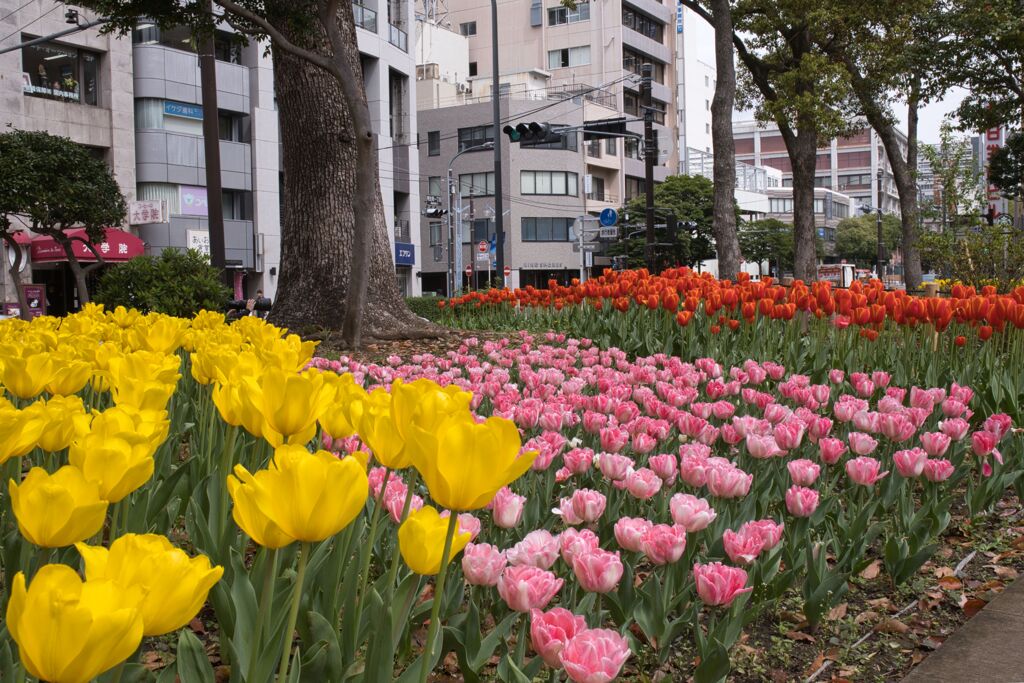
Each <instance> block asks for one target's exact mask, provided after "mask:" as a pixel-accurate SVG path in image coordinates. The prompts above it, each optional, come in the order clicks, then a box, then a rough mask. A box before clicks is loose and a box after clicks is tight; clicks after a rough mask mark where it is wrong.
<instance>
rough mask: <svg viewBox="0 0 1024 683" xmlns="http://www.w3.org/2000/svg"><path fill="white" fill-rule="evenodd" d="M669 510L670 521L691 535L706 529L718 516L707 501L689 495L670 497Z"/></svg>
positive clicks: (679, 494)
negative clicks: (670, 513) (670, 514)
mask: <svg viewBox="0 0 1024 683" xmlns="http://www.w3.org/2000/svg"><path fill="white" fill-rule="evenodd" d="M669 509H670V510H671V512H672V521H674V522H675V523H676V524H678V525H679V526H681V527H683V528H684V529H686V531H687V532H688V533H691V534H692V533H694V532H696V531H701V530H703V529H706V528H707V527H708V525H709V524H711V522H713V521H715V517H717V516H718V514H717V513H716V512H715V511H714V509H712V507H711V504H710V503H708V501H706V500H704V499H703V498H698V497H697V496H692V495H690V494H689V493H677V494H676V495H674V496H672V500H670V501H669Z"/></svg>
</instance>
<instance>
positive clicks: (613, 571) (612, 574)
mask: <svg viewBox="0 0 1024 683" xmlns="http://www.w3.org/2000/svg"><path fill="white" fill-rule="evenodd" d="M572 571H573V574H575V575H576V580H577V581H578V582H579V584H580V586H581V587H582V588H583V590H585V591H587V592H589V593H608V592H610V591H613V590H615V587H616V586H618V585H619V580H620V579H621V578H622V572H623V567H622V560H620V559H619V553H618V552H614V553H613V552H611V551H609V550H601V549H600V548H597V549H594V550H590V551H587V552H582V553H579V554H577V555H575V556H573V558H572Z"/></svg>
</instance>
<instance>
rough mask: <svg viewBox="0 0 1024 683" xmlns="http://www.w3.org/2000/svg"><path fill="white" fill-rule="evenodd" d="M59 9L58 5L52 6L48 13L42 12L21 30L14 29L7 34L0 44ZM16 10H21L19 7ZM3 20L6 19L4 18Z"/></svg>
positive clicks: (0, 40)
mask: <svg viewBox="0 0 1024 683" xmlns="http://www.w3.org/2000/svg"><path fill="white" fill-rule="evenodd" d="M26 4H27V3H26ZM24 6H25V5H22V7H24ZM59 7H60V5H54V6H53V7H51V8H50V9H49V10H48V11H46V12H43V13H42V14H40V15H39V16H38V17H36V18H35V19H33V20H32V21H30V22H28V23H27V24H25V25H24V26H22V27H21V28H18V29H15V30H14V31H12V32H10V33H8V34H7V35H6V36H4V37H3V38H0V43H2V42H4V41H5V40H7V39H8V38H10V37H11V36H13V35H14V34H15V33H21V32H22V31H24V30H25V29H27V28H28V27H29V26H31V25H32V24H34V23H36V22H37V21H39V20H40V19H42V18H43V17H45V16H46V15H47V14H50V13H51V12H53V11H54V10H55V9H58V8H59ZM18 9H21V8H20V7H19V8H18ZM14 11H15V12H17V11H18V10H14ZM13 13H14V12H12V13H11V14H13ZM7 16H8V17H9V16H11V15H10V14H8V15H7ZM4 18H5V19H6V18H7V17H4Z"/></svg>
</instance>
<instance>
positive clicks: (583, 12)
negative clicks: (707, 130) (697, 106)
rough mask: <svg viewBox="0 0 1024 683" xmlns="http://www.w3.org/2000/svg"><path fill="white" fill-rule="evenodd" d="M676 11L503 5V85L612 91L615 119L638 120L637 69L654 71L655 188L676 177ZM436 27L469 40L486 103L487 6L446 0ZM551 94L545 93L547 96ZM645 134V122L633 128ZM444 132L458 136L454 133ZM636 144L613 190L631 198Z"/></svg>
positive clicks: (536, 2) (647, 0)
mask: <svg viewBox="0 0 1024 683" xmlns="http://www.w3.org/2000/svg"><path fill="white" fill-rule="evenodd" d="M674 7H675V5H674V4H671V3H662V2H658V1H657V0H611V1H610V2H602V3H594V2H580V3H577V6H576V9H575V10H570V9H568V8H566V7H564V6H563V5H561V4H560V3H558V2H556V1H554V0H549V1H548V2H545V3H542V2H541V0H530V1H529V2H528V1H526V0H505V1H503V2H499V3H498V21H499V23H500V27H501V29H500V36H499V61H500V64H501V74H500V76H501V81H502V84H501V87H502V89H503V90H505V92H506V93H507V94H509V95H512V96H518V97H524V98H525V97H529V96H530V93H531V92H536V91H543V92H544V93H552V92H555V91H556V90H557V91H560V92H563V93H566V94H571V93H574V92H577V93H578V92H584V91H587V90H589V89H592V88H599V89H600V90H602V91H604V92H607V93H610V95H611V98H610V99H609V100H607V101H604V102H602V104H604V105H608V107H609V109H611V110H612V114H613V115H614V114H615V113H616V112H621V113H623V114H625V115H627V116H629V117H630V118H641V117H642V116H643V112H642V110H641V107H640V67H641V65H642V64H644V63H650V64H652V65H653V67H654V70H653V81H654V82H653V87H652V99H653V106H654V108H655V110H656V113H655V130H656V134H657V135H658V141H659V148H660V154H659V158H658V160H657V163H656V165H655V182H660V181H662V180H664V179H665V177H667V176H668V175H671V174H672V173H675V172H676V168H677V167H678V157H677V154H676V139H677V137H678V136H677V132H676V116H675V109H676V97H675V94H676V93H675V85H676V77H675V58H674V53H675V36H674V34H673V33H672V24H673V22H674V18H675V9H674ZM438 19H439V23H441V24H442V25H447V26H449V27H450V28H451V29H452V30H457V31H458V32H459V33H461V34H462V35H465V36H466V37H467V39H468V43H469V64H468V69H467V71H468V73H469V81H470V82H471V84H472V95H473V96H475V97H481V98H487V97H489V96H490V89H491V45H492V41H491V14H490V6H489V5H487V4H486V3H485V4H480V3H478V2H473V1H472V0H448V2H447V14H446V15H445V16H444V17H439V18H438ZM545 96H547V95H545ZM630 130H633V131H635V132H637V133H642V131H643V124H642V123H640V122H635V123H631V124H630ZM444 132H446V133H450V132H453V131H452V130H451V129H450V128H449V129H447V130H445V131H444ZM639 157H640V155H639V153H638V151H637V150H636V149H635V148H634V146H632V145H631V146H630V148H629V150H628V153H627V155H626V156H625V158H624V159H623V160H622V168H623V173H622V178H621V180H620V185H618V186H616V187H614V188H610V190H611V191H612V193H613V194H615V195H616V196H618V197H621V198H625V199H629V198H631V197H633V196H636V195H638V194H642V193H643V187H644V164H643V161H642V160H641V159H640V158H639Z"/></svg>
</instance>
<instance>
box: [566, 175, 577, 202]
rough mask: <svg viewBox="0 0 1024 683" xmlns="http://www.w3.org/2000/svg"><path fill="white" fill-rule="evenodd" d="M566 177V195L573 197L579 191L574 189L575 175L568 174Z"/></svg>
mask: <svg viewBox="0 0 1024 683" xmlns="http://www.w3.org/2000/svg"><path fill="white" fill-rule="evenodd" d="M567 176H568V182H567V183H566V185H567V187H566V194H571V195H573V196H574V197H575V196H576V195H577V194H579V191H578V190H577V187H576V174H575V173H569V174H567Z"/></svg>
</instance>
